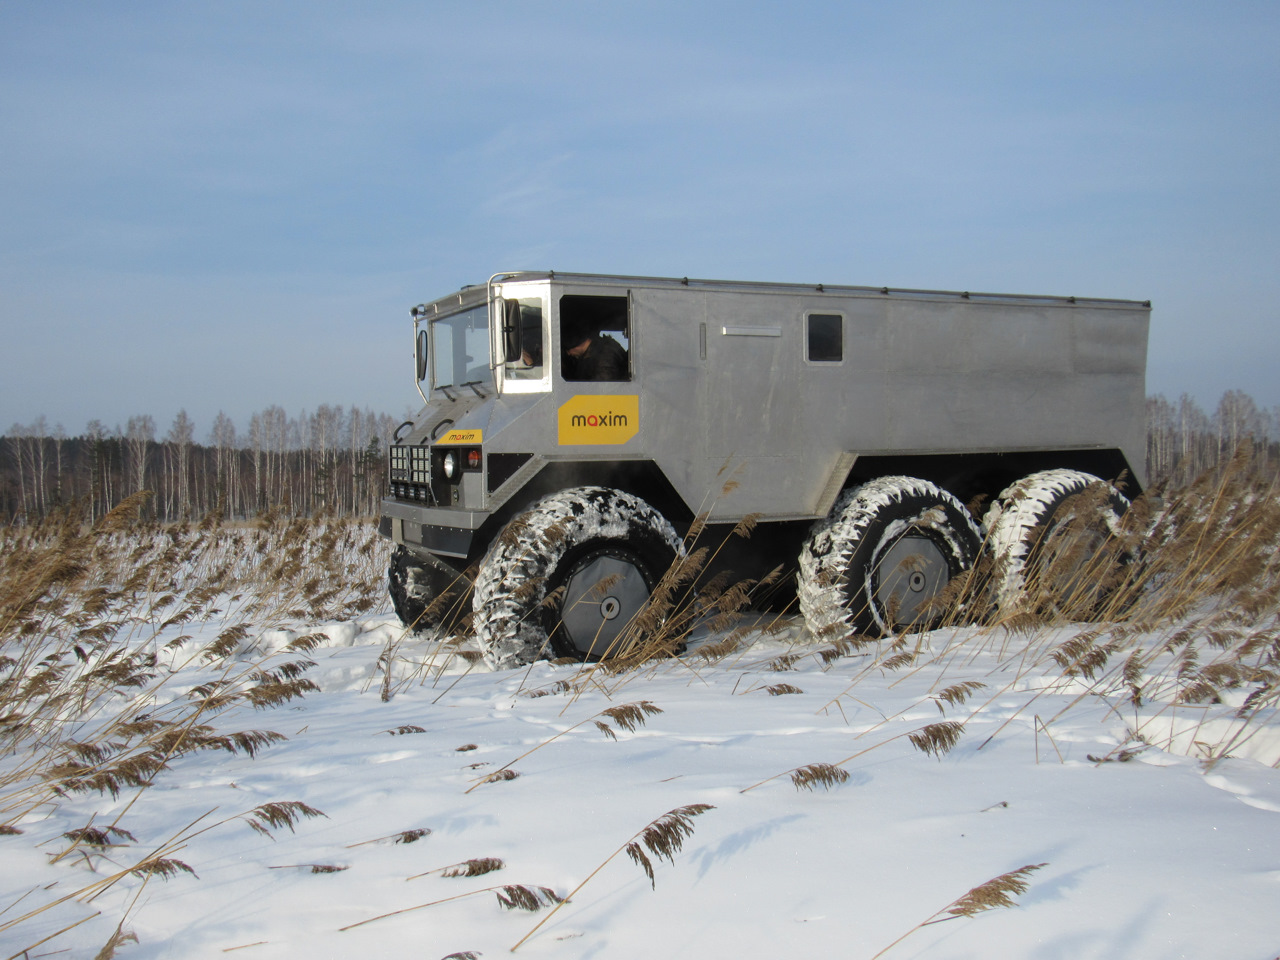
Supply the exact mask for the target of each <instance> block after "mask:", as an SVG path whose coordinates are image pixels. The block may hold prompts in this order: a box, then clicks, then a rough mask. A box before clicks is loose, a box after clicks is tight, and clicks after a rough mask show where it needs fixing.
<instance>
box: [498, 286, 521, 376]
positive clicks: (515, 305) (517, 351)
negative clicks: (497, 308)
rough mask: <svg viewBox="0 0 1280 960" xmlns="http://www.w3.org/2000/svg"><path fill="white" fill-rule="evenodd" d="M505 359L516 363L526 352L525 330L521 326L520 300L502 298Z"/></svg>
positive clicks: (507, 361)
mask: <svg viewBox="0 0 1280 960" xmlns="http://www.w3.org/2000/svg"><path fill="white" fill-rule="evenodd" d="M499 302H500V303H501V304H502V344H503V347H502V349H503V360H504V362H506V363H515V362H516V361H518V360H519V359H520V357H521V356H522V355H523V353H524V331H523V329H522V328H521V326H520V302H519V301H518V300H501V301H499Z"/></svg>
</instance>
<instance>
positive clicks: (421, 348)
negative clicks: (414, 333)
mask: <svg viewBox="0 0 1280 960" xmlns="http://www.w3.org/2000/svg"><path fill="white" fill-rule="evenodd" d="M414 362H415V363H416V365H417V371H418V382H419V383H421V382H422V381H423V380H425V379H427V331H426V330H419V331H418V340H417V343H416V344H415V346H414Z"/></svg>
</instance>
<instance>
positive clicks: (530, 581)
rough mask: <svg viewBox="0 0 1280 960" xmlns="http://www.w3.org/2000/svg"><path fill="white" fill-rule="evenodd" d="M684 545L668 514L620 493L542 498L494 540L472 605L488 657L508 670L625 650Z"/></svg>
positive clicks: (591, 490)
mask: <svg viewBox="0 0 1280 960" xmlns="http://www.w3.org/2000/svg"><path fill="white" fill-rule="evenodd" d="M683 549H684V548H683V545H682V543H681V541H680V537H679V536H678V535H677V534H676V532H675V529H674V528H673V527H672V526H671V524H670V523H669V522H668V521H667V520H666V518H665V517H663V516H662V514H660V513H658V511H657V510H655V509H654V508H653V507H651V506H649V504H647V503H645V502H644V501H643V500H641V499H639V498H638V497H634V496H632V495H630V494H628V493H624V492H622V491H620V490H611V489H608V488H606V487H576V488H574V489H571V490H564V491H561V492H560V493H555V494H552V495H551V496H548V497H544V498H543V499H541V500H539V501H538V502H537V503H535V504H534V505H533V506H532V507H531V508H530V509H529V510H528V512H526V513H525V514H523V515H521V516H519V517H517V518H516V519H514V520H512V521H511V523H509V524H508V525H507V527H506V528H505V529H504V530H503V531H502V533H500V534H499V535H498V537H497V538H496V539H495V540H494V542H493V544H492V546H490V548H489V552H488V553H487V554H486V555H485V558H484V560H483V561H482V562H481V564H480V572H479V575H478V576H477V578H476V585H475V593H474V600H473V608H474V611H475V616H474V618H473V620H474V626H475V632H476V638H477V640H479V642H480V647H481V649H482V650H483V651H484V655H485V659H486V660H487V661H488V662H489V663H490V664H491V665H492V666H494V667H495V668H498V669H504V668H509V667H515V666H520V665H521V664H526V663H531V662H533V661H534V660H537V659H540V658H544V657H550V656H560V657H572V658H574V659H576V660H600V659H605V658H607V657H614V656H619V655H621V654H622V653H625V652H627V651H626V650H624V649H623V648H624V647H626V646H629V644H630V642H631V641H632V640H635V639H640V638H639V637H638V631H637V630H636V627H635V623H636V618H637V616H638V614H639V613H640V612H641V611H642V610H643V609H644V607H645V605H646V604H647V603H648V601H649V596H650V594H651V593H652V592H653V590H654V588H655V587H656V586H657V584H658V581H659V580H660V579H661V578H662V575H663V573H665V572H666V570H667V568H668V567H669V566H670V565H671V562H672V561H673V560H674V559H675V558H676V556H677V555H679V554H680V553H682V552H683Z"/></svg>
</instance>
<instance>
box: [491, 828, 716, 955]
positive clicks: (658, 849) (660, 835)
mask: <svg viewBox="0 0 1280 960" xmlns="http://www.w3.org/2000/svg"><path fill="white" fill-rule="evenodd" d="M714 809H715V807H713V806H711V805H710V804H708V803H691V804H688V805H686V806H683V807H676V809H674V810H668V811H667V812H666V813H664V814H663V815H662V816H660V817H658V818H657V819H656V820H652V821H650V822H649V823H648V824H646V825H645V826H644V827H643V828H641V829H640V830H638V831H637V832H636V833H634V834H633V835H632V836H631V838H630V839H629V840H628V841H627V842H626V843H624V844H623V845H622V846H620V847H618V849H617V850H615V851H613V853H611V854H609V856H607V857H605V858H604V860H602V861H601V862H600V864H599V866H597V867H596V868H595V869H594V870H592V871H591V872H590V873H589V874H587V876H586V879H584V880H583V881H582V882H581V883H579V884H578V885H577V886H576V887H574V888H573V889H572V890H571V891H569V894H568V896H566V897H565V898H564V899H562V900H561V901H560V902H559V903H557V904H556V905H555V908H554V909H553V910H552V911H551V912H550V913H548V914H547V915H546V916H545V917H543V918H542V919H541V920H540V921H538V923H537V924H536V925H535V926H534V927H533V929H532V930H530V931H529V932H528V933H526V934H525V935H524V936H523V937H521V938H520V939H519V940H518V941H517V942H516V943H515V945H514V946H512V948H511V952H512V953H515V952H516V950H518V949H519V948H520V945H521V944H523V943H524V942H525V941H526V940H528V939H529V938H530V937H532V936H533V935H534V934H535V933H537V932H538V930H540V929H541V928H542V926H543V924H545V923H546V922H547V921H548V920H550V919H551V918H552V917H554V916H555V915H556V913H557V912H558V911H559V909H560V908H561V907H562V906H563V905H564V904H566V903H569V902H570V901H571V900H573V898H574V897H575V896H576V895H577V894H578V891H580V890H581V889H582V888H583V887H585V886H586V885H587V884H588V883H590V882H591V879H592V878H593V877H594V876H595V875H596V874H597V873H599V872H600V871H601V870H603V869H604V868H605V866H607V865H608V864H609V863H610V861H612V860H613V859H614V857H616V856H618V854H620V853H622V852H623V851H626V854H627V856H629V857H630V858H631V859H632V860H633V861H634V862H635V863H636V864H638V865H639V866H640V867H641V869H643V870H644V872H645V875H646V876H647V877H648V878H649V883H650V885H651V886H653V885H654V874H653V861H652V860H651V859H650V858H649V856H648V853H651V854H653V855H654V856H658V857H666V858H667V860H668V861H670V862H671V863H672V864H673V865H674V864H675V855H676V854H677V853H679V852H680V850H681V848H682V847H683V846H684V841H685V840H686V839H687V838H689V837H691V836H693V818H694V817H700V816H702V814H704V813H706V812H707V811H708V810H714ZM646 850H647V851H648V853H646V852H645V851H646Z"/></svg>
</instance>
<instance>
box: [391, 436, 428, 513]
mask: <svg viewBox="0 0 1280 960" xmlns="http://www.w3.org/2000/svg"><path fill="white" fill-rule="evenodd" d="M387 456H388V460H387V477H388V479H389V481H390V484H389V486H390V492H391V495H392V496H393V497H395V498H396V499H397V500H408V501H411V502H413V503H435V502H436V498H435V496H434V495H433V494H432V491H431V448H430V447H429V446H426V445H423V446H417V447H415V446H399V445H397V446H394V447H391V448H390V449H389V451H388V455H387Z"/></svg>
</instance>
